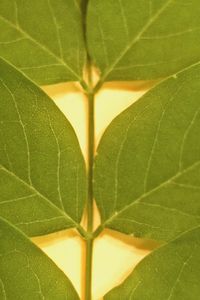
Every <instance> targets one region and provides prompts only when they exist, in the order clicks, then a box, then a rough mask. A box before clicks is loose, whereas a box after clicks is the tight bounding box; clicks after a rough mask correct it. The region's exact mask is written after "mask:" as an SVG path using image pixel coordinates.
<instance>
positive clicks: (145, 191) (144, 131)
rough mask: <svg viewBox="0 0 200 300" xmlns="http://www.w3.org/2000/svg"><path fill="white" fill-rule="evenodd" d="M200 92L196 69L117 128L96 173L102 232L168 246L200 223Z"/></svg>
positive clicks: (152, 95)
mask: <svg viewBox="0 0 200 300" xmlns="http://www.w3.org/2000/svg"><path fill="white" fill-rule="evenodd" d="M198 94H199V64H196V65H194V66H192V67H190V68H187V69H186V70H184V71H182V72H180V73H178V74H176V75H175V76H172V77H171V78H169V79H167V80H166V81H163V82H162V83H161V84H160V85H157V86H156V87H155V88H153V89H152V90H151V91H150V92H148V93H147V94H146V95H145V96H143V97H142V98H141V99H140V100H139V101H138V102H136V103H135V104H133V105H132V106H130V107H129V108H128V109H127V110H125V111H124V112H123V113H122V114H121V115H120V116H118V117H117V118H116V119H115V120H114V121H113V122H112V123H111V125H110V126H109V128H108V129H107V130H106V132H105V134H104V136H103V138H102V141H101V142H100V145H99V147H98V149H97V154H98V155H97V157H96V161H95V167H94V170H95V171H94V174H95V175H94V177H95V180H94V190H95V199H96V201H97V204H98V207H99V209H100V212H101V218H102V223H103V224H102V226H103V227H104V226H105V227H108V228H110V229H114V230H118V231H121V232H124V233H127V234H131V235H136V236H138V237H140V236H141V237H146V238H153V239H157V240H169V239H171V238H173V237H175V236H176V235H179V234H180V233H181V232H184V231H185V230H188V228H193V227H195V226H197V225H198V224H199V222H200V218H199V206H200V203H199V200H198V199H199V191H200V190H199V182H198V174H199V156H198V153H199V150H198V149H199V145H198V142H196V138H195V134H196V136H197V133H198V128H199V127H198V126H199V111H200V108H199V104H198V100H197V99H198ZM180 112H181V113H180ZM177 116H179V117H177ZM174 140H176V142H175V143H174ZM108 166H109V168H108Z"/></svg>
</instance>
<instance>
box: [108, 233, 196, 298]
mask: <svg viewBox="0 0 200 300" xmlns="http://www.w3.org/2000/svg"><path fill="white" fill-rule="evenodd" d="M199 236H200V228H199V227H198V228H196V229H193V230H191V231H189V232H187V233H185V234H183V235H182V236H180V237H178V238H177V239H175V240H173V241H171V242H169V243H168V244H166V245H165V246H163V247H161V248H160V249H158V250H156V251H154V252H153V253H151V254H150V255H149V256H147V257H146V258H145V259H144V260H143V261H142V262H140V263H139V265H138V266H136V268H135V270H134V271H133V272H132V274H131V275H130V276H129V277H128V279H126V280H125V281H124V283H123V284H122V285H120V286H119V287H117V288H115V289H113V290H112V291H111V292H109V293H108V294H107V295H106V296H105V297H104V299H105V300H115V299H120V300H121V299H129V300H154V299H156V300H183V299H185V300H186V299H187V300H196V299H198V298H199V293H200V286H199V277H200V268H199V264H200V239H199Z"/></svg>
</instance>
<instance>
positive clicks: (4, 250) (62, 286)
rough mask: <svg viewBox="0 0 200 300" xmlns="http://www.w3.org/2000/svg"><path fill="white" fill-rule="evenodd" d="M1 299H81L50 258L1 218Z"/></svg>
mask: <svg viewBox="0 0 200 300" xmlns="http://www.w3.org/2000/svg"><path fill="white" fill-rule="evenodd" d="M0 299H1V300H4V299H5V300H14V299H17V300H25V299H30V300H45V299H46V300H51V299H52V300H54V299H55V300H78V299H79V297H78V295H77V293H76V291H75V289H74V288H73V286H72V284H71V282H70V281H69V280H68V279H67V277H66V276H65V275H64V273H63V272H62V271H61V270H59V269H58V267H57V266H56V265H55V264H54V263H53V262H52V261H51V260H50V258H48V257H47V256H46V255H45V254H44V253H43V252H42V251H41V250H40V249H39V248H37V247H36V246H35V245H34V244H33V243H32V242H31V241H29V240H28V239H27V238H26V237H25V235H23V234H22V233H21V232H20V231H18V230H17V229H16V228H14V227H13V226H11V225H9V223H7V222H5V221H4V220H3V219H2V218H0Z"/></svg>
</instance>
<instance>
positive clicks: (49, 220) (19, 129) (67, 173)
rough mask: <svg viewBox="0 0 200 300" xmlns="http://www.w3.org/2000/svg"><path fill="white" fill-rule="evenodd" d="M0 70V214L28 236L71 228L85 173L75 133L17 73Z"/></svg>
mask: <svg viewBox="0 0 200 300" xmlns="http://www.w3.org/2000/svg"><path fill="white" fill-rule="evenodd" d="M0 70H1V73H0V107H1V109H0V190H1V195H0V216H2V217H4V218H6V219H8V220H9V221H10V222H12V223H13V224H15V225H16V226H18V227H20V228H21V229H22V230H23V231H24V232H26V233H27V234H29V235H40V234H46V233H49V232H53V231H57V230H59V229H63V228H68V227H76V226H78V224H77V223H79V222H80V219H81V215H82V211H83V206H84V202H85V198H86V174H85V163H84V160H83V156H82V153H81V150H80V147H79V144H78V141H77V138H76V135H75V133H74V130H73V128H72V127H71V125H70V124H69V122H68V121H67V119H66V118H65V116H64V115H63V114H62V113H61V112H60V111H59V109H58V108H57V106H56V105H55V104H54V103H53V101H52V100H51V99H50V98H49V97H48V96H47V95H46V94H45V93H44V92H43V91H41V90H40V89H39V88H38V87H37V86H35V85H34V84H33V83H32V82H31V81H29V80H28V79H27V78H26V77H24V76H23V75H22V74H21V73H20V72H18V71H17V70H16V69H14V68H13V67H11V66H10V65H8V64H7V63H6V62H4V61H3V60H0Z"/></svg>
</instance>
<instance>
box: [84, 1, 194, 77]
mask: <svg viewBox="0 0 200 300" xmlns="http://www.w3.org/2000/svg"><path fill="white" fill-rule="evenodd" d="M199 15H200V5H199V1H198V0H191V1H188V0H183V1H172V0H162V1H157V0H151V1H149V0H140V1H127V0H109V1H108V0H101V1H99V0H90V1H89V9H88V18H87V25H88V26H87V39H88V45H89V52H90V56H91V57H92V59H93V61H94V63H95V64H96V65H97V66H98V67H99V69H100V71H101V82H104V81H111V80H141V79H142V80H144V79H155V78H162V77H166V76H167V75H170V74H173V73H175V72H177V71H178V70H181V69H183V68H185V67H187V66H189V65H191V64H192V63H194V62H197V61H199V59H200V34H199V33H200V19H199ZM94 24H95V26H94Z"/></svg>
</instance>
